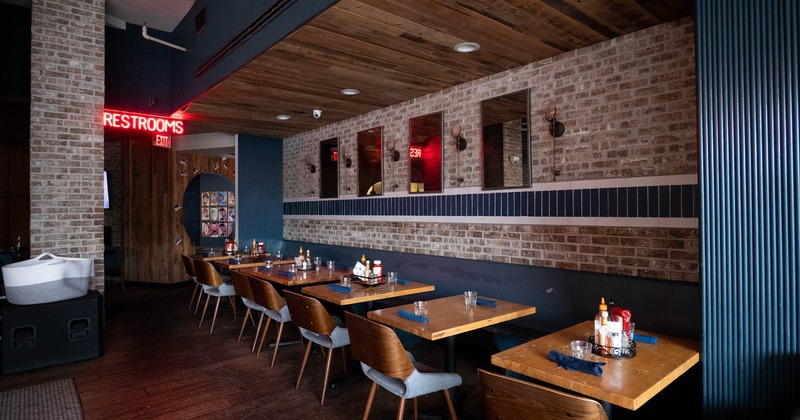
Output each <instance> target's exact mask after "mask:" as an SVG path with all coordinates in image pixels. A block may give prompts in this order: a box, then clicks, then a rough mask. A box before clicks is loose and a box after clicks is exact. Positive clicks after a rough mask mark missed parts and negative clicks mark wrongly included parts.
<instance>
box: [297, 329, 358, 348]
mask: <svg viewBox="0 0 800 420" xmlns="http://www.w3.org/2000/svg"><path fill="white" fill-rule="evenodd" d="M300 333H301V334H303V337H305V338H306V339H307V340H310V341H311V342H313V343H314V344H319V345H320V346H322V347H325V348H329V349H338V348H339V347H342V346H347V345H350V335H349V334H348V333H347V328H342V327H340V326H336V328H335V329H334V330H333V332H331V334H330V335H325V334H317V333H314V332H311V331H309V330H307V329H305V328H303V327H300Z"/></svg>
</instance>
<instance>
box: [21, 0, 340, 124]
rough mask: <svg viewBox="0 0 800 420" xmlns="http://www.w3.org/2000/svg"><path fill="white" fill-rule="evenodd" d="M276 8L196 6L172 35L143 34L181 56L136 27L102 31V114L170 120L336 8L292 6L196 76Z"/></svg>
mask: <svg viewBox="0 0 800 420" xmlns="http://www.w3.org/2000/svg"><path fill="white" fill-rule="evenodd" d="M276 2H277V0H268V1H263V0H198V1H197V2H196V3H195V4H194V6H192V9H191V10H190V11H189V13H188V14H187V15H186V17H185V18H184V20H183V21H182V22H181V23H180V24H179V25H178V26H177V27H176V28H175V30H174V31H173V32H172V33H165V32H162V31H158V30H155V29H153V28H149V27H148V28H147V33H148V35H150V36H152V37H155V38H159V39H162V40H164V41H168V42H171V43H173V44H176V45H179V46H181V47H184V48H186V50H187V51H186V52H181V51H178V50H176V49H173V48H170V47H167V46H165V45H161V44H158V43H155V42H152V41H147V40H145V39H144V38H143V37H142V27H141V26H140V25H135V24H128V25H127V29H126V30H120V29H115V28H111V27H106V54H107V57H106V75H107V79H106V95H107V96H106V108H107V109H118V110H122V111H131V112H141V113H152V114H161V115H170V114H172V113H173V112H175V111H177V110H178V109H179V108H181V107H183V106H184V105H186V104H188V103H190V102H191V101H192V100H194V99H195V98H197V97H198V96H200V95H201V94H203V93H204V92H205V91H206V90H208V89H210V88H211V87H213V86H215V85H216V84H218V83H219V82H221V81H222V80H224V79H225V78H226V77H227V76H229V75H230V74H231V73H233V72H234V71H235V70H237V69H238V68H240V67H241V66H243V65H244V64H246V63H248V62H249V61H250V60H252V59H253V58H255V57H256V56H257V55H259V54H261V53H262V52H264V51H266V50H267V49H268V48H269V47H271V46H272V45H274V44H275V43H276V42H278V41H280V40H281V39H282V38H284V37H285V36H287V35H288V34H290V33H292V32H293V31H294V30H295V29H297V28H298V27H300V26H301V25H302V24H303V23H305V22H307V21H308V20H310V19H312V18H313V17H314V16H316V15H317V14H319V13H320V12H322V11H324V10H325V9H326V8H328V7H329V6H330V5H332V4H333V3H335V1H333V0H302V1H298V2H295V3H294V4H293V5H292V6H291V7H290V8H289V9H288V10H286V11H285V12H283V13H282V14H280V15H279V16H278V17H277V18H276V19H275V20H274V21H273V22H271V23H270V25H269V26H268V27H267V28H266V29H263V30H261V31H258V32H256V33H254V34H253V35H252V36H251V37H250V38H249V39H248V40H247V41H246V42H245V43H244V44H242V45H241V46H240V47H239V48H237V49H236V50H234V51H233V52H232V53H231V54H230V55H229V56H227V57H225V58H224V59H223V60H222V61H221V62H220V63H219V64H218V65H216V66H214V67H213V68H212V69H210V70H209V71H208V72H206V73H204V74H202V75H201V76H199V77H198V76H197V75H196V72H197V69H198V68H199V67H200V66H201V65H202V64H203V63H204V62H205V61H206V60H208V59H209V58H210V57H211V56H212V55H214V54H215V53H216V52H217V51H219V50H220V49H221V48H222V47H223V46H224V45H225V44H226V43H228V42H229V41H231V40H232V39H233V38H235V37H236V36H237V35H238V34H240V33H241V32H242V31H244V30H245V28H247V27H248V26H249V25H250V24H252V23H253V21H254V20H255V19H256V18H257V17H259V16H260V15H261V14H263V13H264V12H265V11H266V10H268V9H269V8H270V7H271V6H273V5H274V3H276ZM203 7H207V16H208V18H207V19H208V24H207V26H206V29H205V30H204V31H203V32H202V33H201V34H200V35H199V36H195V24H194V19H195V16H196V15H197V14H198V12H199V11H200V10H201V9H202V8H203ZM28 14H30V11H28ZM29 20H30V19H29ZM150 97H156V98H158V105H156V106H150Z"/></svg>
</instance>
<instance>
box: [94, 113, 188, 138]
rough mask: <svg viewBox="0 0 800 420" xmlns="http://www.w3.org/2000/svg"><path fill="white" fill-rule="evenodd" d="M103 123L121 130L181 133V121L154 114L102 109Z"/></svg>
mask: <svg viewBox="0 0 800 420" xmlns="http://www.w3.org/2000/svg"><path fill="white" fill-rule="evenodd" d="M103 125H104V126H106V127H114V128H121V129H123V130H141V131H150V132H153V133H163V134H173V135H180V134H183V121H181V120H174V119H172V118H164V117H159V116H155V115H143V114H131V113H128V112H119V111H103Z"/></svg>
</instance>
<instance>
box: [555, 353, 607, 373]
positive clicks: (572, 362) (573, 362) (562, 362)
mask: <svg viewBox="0 0 800 420" xmlns="http://www.w3.org/2000/svg"><path fill="white" fill-rule="evenodd" d="M547 359H548V360H551V361H553V362H556V363H557V364H558V365H559V366H561V367H563V368H564V369H567V370H577V371H580V372H583V373H588V374H590V375H595V376H603V368H601V367H600V366H603V365H605V364H606V363H605V362H590V361H588V360H581V359H577V358H575V357H572V356H567V355H566V354H563V353H559V352H557V351H555V350H550V353H549V354H548V355H547Z"/></svg>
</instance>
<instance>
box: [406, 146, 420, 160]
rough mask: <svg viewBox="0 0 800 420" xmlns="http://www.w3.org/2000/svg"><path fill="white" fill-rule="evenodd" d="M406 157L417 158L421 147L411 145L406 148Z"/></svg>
mask: <svg viewBox="0 0 800 420" xmlns="http://www.w3.org/2000/svg"><path fill="white" fill-rule="evenodd" d="M408 157H409V158H412V159H419V158H421V157H422V148H421V147H414V146H411V147H409V148H408Z"/></svg>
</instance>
